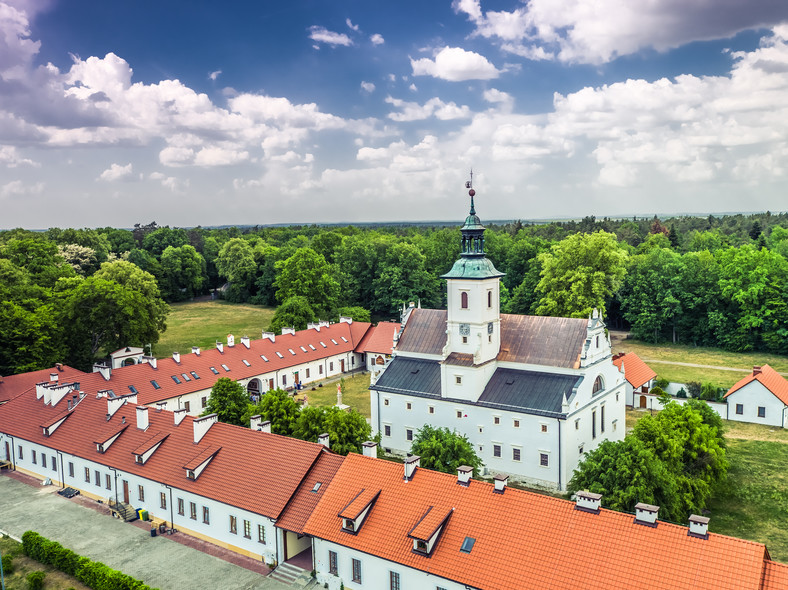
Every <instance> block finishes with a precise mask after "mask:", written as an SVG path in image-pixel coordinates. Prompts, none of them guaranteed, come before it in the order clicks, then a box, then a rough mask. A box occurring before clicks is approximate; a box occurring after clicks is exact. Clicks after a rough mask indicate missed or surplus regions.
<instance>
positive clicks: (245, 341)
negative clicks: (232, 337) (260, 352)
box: [241, 336, 250, 348]
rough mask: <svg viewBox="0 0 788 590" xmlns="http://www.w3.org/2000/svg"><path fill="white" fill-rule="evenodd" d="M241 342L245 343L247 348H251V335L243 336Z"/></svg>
mask: <svg viewBox="0 0 788 590" xmlns="http://www.w3.org/2000/svg"><path fill="white" fill-rule="evenodd" d="M241 344H243V345H244V346H245V347H246V348H249V344H250V340H249V336H241Z"/></svg>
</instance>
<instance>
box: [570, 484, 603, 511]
mask: <svg viewBox="0 0 788 590" xmlns="http://www.w3.org/2000/svg"><path fill="white" fill-rule="evenodd" d="M575 501H576V503H575V510H582V511H584V512H593V513H594V514H599V509H600V507H601V506H602V494H595V493H593V492H587V491H585V490H583V491H581V492H577V493H576V494H575Z"/></svg>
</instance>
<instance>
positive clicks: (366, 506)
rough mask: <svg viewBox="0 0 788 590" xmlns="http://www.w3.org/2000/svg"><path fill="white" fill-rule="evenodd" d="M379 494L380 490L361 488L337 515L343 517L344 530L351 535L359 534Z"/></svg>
mask: <svg viewBox="0 0 788 590" xmlns="http://www.w3.org/2000/svg"><path fill="white" fill-rule="evenodd" d="M379 495H380V490H361V491H360V492H359V493H358V494H356V495H355V497H354V498H353V499H352V500H351V501H350V502H349V503H348V505H347V506H345V507H344V508H343V509H342V510H341V511H340V512H339V514H338V515H337V516H339V517H340V518H341V519H342V530H343V531H344V532H346V533H350V534H351V535H355V534H357V533H358V531H359V530H360V529H361V526H362V525H363V524H364V519H366V517H367V514H369V511H370V510H371V509H372V507H373V506H374V505H375V502H376V501H377V499H378V496H379Z"/></svg>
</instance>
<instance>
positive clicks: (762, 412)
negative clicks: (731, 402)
mask: <svg viewBox="0 0 788 590" xmlns="http://www.w3.org/2000/svg"><path fill="white" fill-rule="evenodd" d="M758 418H766V407H765V406H758ZM34 462H35V461H34Z"/></svg>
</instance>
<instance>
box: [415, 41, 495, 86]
mask: <svg viewBox="0 0 788 590" xmlns="http://www.w3.org/2000/svg"><path fill="white" fill-rule="evenodd" d="M410 65H411V67H412V68H413V75H414V76H433V77H435V78H441V79H443V80H449V81H450V82H462V81H464V80H492V79H493V78H497V77H498V76H499V75H500V73H501V72H500V71H499V70H498V69H497V68H496V67H495V66H494V65H493V64H491V63H490V62H489V61H487V58H486V57H484V56H483V55H480V54H478V53H475V52H473V51H466V50H464V49H462V48H460V47H444V48H443V49H441V50H440V51H438V53H437V54H436V55H435V59H434V60H432V59H429V58H426V57H424V58H421V59H415V60H414V59H411V60H410Z"/></svg>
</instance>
